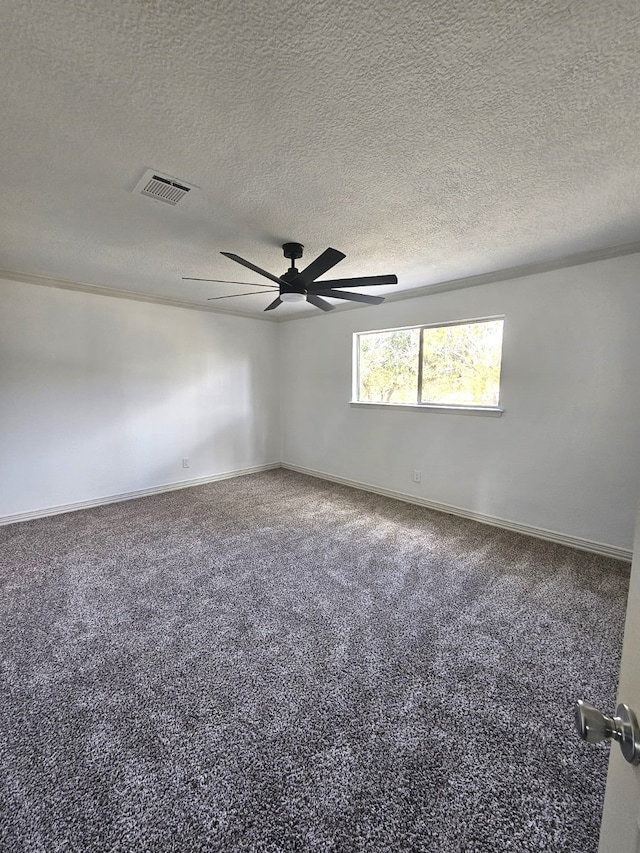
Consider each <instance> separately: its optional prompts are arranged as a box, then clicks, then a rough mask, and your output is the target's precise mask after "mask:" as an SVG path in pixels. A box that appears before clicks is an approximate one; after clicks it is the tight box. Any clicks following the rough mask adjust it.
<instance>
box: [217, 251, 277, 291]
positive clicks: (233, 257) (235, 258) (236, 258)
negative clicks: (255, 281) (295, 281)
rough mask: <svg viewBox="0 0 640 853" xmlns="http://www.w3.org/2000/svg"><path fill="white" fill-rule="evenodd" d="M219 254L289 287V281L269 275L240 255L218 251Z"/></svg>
mask: <svg viewBox="0 0 640 853" xmlns="http://www.w3.org/2000/svg"><path fill="white" fill-rule="evenodd" d="M220 254H221V255H224V256H225V258H231V260H232V261H235V262H236V263H237V264H242V266H243V267H246V268H247V269H249V270H253V271H254V272H257V273H258V274H259V275H264V276H266V277H267V278H270V279H271V281H275V283H276V284H284V286H285V287H289V286H290V285H289V283H288V282H286V281H285V280H284V279H282V278H278V276H277V275H271V273H270V272H267V271H266V270H263V269H262V268H261V267H257V266H256V265H255V264H252V263H251V261H245V259H244V258H241V257H240V255H234V254H233V252H220Z"/></svg>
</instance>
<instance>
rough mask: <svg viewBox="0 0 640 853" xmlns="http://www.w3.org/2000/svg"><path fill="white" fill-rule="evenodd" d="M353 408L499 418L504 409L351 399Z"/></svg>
mask: <svg viewBox="0 0 640 853" xmlns="http://www.w3.org/2000/svg"><path fill="white" fill-rule="evenodd" d="M349 405H350V406H351V407H352V408H354V409H397V410H400V411H405V412H406V411H410V412H440V413H441V414H445V415H476V416H480V417H483V418H501V417H502V415H503V412H504V409H501V408H499V407H498V406H436V405H433V404H431V403H420V404H416V405H409V404H406V403H361V402H359V401H357V400H351V401H350V403H349Z"/></svg>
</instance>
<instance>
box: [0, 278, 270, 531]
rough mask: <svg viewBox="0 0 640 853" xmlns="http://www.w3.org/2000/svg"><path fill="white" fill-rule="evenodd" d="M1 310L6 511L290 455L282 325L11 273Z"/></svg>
mask: <svg viewBox="0 0 640 853" xmlns="http://www.w3.org/2000/svg"><path fill="white" fill-rule="evenodd" d="M0 306H1V309H0V518H2V517H5V518H6V517H7V516H11V515H14V514H18V513H27V512H34V511H38V510H41V509H44V508H49V507H55V506H59V505H66V504H70V503H75V502H79V501H87V500H94V499H98V498H101V497H108V496H110V495H115V494H123V493H127V492H132V491H136V490H139V489H148V488H153V487H156V486H160V485H163V484H168V483H175V482H179V481H184V480H189V479H192V478H198V477H206V476H213V475H217V474H222V473H225V472H228V471H236V470H242V469H246V468H251V467H254V466H259V465H265V464H269V463H274V462H275V463H277V462H278V461H279V456H280V447H279V440H278V414H279V412H278V399H277V393H278V389H277V384H276V383H275V382H274V379H273V376H274V373H273V366H274V363H275V360H276V357H277V335H278V329H277V326H276V325H275V324H273V323H265V322H261V321H259V320H248V319H244V318H239V317H233V316H224V315H220V314H212V313H206V312H201V311H191V310H188V309H181V308H173V307H168V306H164V305H157V304H151V303H144V302H138V301H133V300H128V299H118V298H111V297H104V296H96V295H93V294H88V293H83V292H74V291H69V290H60V289H56V288H52V287H40V286H34V285H28V284H18V283H13V282H7V281H0ZM185 456H188V457H190V460H191V466H190V468H189V469H188V470H185V469H183V468H182V457H185Z"/></svg>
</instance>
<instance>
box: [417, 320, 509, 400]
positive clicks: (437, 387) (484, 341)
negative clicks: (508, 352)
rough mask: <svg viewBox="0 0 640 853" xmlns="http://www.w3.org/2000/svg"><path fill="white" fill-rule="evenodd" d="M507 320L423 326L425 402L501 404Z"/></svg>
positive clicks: (422, 396)
mask: <svg viewBox="0 0 640 853" xmlns="http://www.w3.org/2000/svg"><path fill="white" fill-rule="evenodd" d="M503 322H504V321H503V320H490V321H484V322H480V323H461V324H460V325H456V326H436V327H431V328H426V329H422V386H421V393H420V402H421V403H432V404H439V405H447V406H497V405H498V403H499V401H500V363H501V360H502V326H503Z"/></svg>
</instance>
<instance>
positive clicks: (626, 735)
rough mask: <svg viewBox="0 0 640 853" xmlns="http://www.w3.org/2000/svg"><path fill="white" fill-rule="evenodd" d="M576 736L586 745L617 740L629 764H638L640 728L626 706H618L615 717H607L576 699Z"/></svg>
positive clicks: (639, 757)
mask: <svg viewBox="0 0 640 853" xmlns="http://www.w3.org/2000/svg"><path fill="white" fill-rule="evenodd" d="M575 721H576V728H577V730H578V734H579V735H580V737H581V738H582V740H586V741H587V743H599V742H600V741H603V740H617V741H618V743H619V744H620V749H621V750H622V754H623V755H624V757H625V758H626V760H627V761H628V762H629V763H630V764H640V726H638V720H637V719H636V715H635V714H634V713H633V711H632V710H631V708H630V707H629V706H628V705H618V707H617V708H616V716H615V717H608V716H607V715H606V714H603V713H602V711H598V709H597V708H594V707H593V705H590V704H589V703H588V702H583V700H582V699H578V701H577V702H576V707H575Z"/></svg>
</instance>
